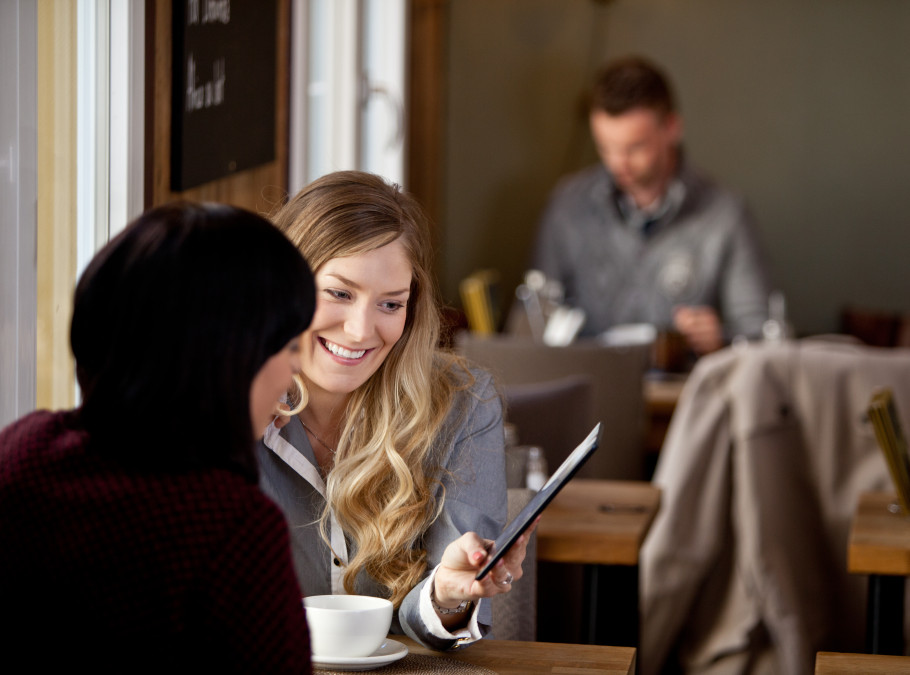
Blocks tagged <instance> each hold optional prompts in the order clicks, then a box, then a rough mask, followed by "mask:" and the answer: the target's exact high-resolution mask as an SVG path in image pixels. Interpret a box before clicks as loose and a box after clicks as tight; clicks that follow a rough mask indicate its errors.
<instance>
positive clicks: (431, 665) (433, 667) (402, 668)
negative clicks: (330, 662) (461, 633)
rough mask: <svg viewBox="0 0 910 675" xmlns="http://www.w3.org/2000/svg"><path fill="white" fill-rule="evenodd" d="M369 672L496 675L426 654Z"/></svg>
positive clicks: (330, 674) (331, 673) (334, 673)
mask: <svg viewBox="0 0 910 675" xmlns="http://www.w3.org/2000/svg"><path fill="white" fill-rule="evenodd" d="M313 670H314V671H316V672H319V673H320V674H322V675H344V674H345V673H348V672H350V671H347V670H345V671H341V670H327V669H324V668H321V667H316V666H314V667H313ZM369 672H373V673H376V674H377V675H435V674H439V675H496V671H495V670H490V669H489V668H484V667H483V666H475V665H473V664H471V663H462V662H461V661H456V660H455V659H449V658H446V657H444V656H428V655H426V654H408V655H407V656H405V657H404V658H403V659H401V660H400V661H395V663H390V664H389V665H387V666H380V667H379V668H376V669H373V670H371V671H369Z"/></svg>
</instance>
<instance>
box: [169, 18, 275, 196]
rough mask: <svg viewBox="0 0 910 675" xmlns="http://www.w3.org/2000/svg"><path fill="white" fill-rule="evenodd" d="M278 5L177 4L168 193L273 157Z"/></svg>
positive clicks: (174, 19) (174, 23)
mask: <svg viewBox="0 0 910 675" xmlns="http://www.w3.org/2000/svg"><path fill="white" fill-rule="evenodd" d="M276 17H277V0H175V2H174V4H173V31H172V36H173V46H174V53H173V78H172V82H173V91H172V97H171V101H172V112H171V189H172V190H174V191H176V192H180V191H182V190H187V189H189V188H192V187H195V186H197V185H201V184H203V183H207V182H209V181H212V180H215V179H218V178H223V177H225V176H228V175H230V174H233V173H236V172H238V171H243V170H244V169H249V168H252V167H254V166H259V165H260V164H266V163H268V162H271V161H274V159H275V81H276V72H275V68H276V49H277V48H276V44H277V22H276Z"/></svg>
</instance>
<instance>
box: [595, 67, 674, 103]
mask: <svg viewBox="0 0 910 675" xmlns="http://www.w3.org/2000/svg"><path fill="white" fill-rule="evenodd" d="M635 108H649V109H651V110H655V111H656V112H658V113H660V114H661V115H665V114H667V113H671V112H675V111H676V101H675V100H674V96H673V90H672V89H671V88H670V83H669V81H668V80H667V78H666V76H665V75H664V73H663V71H661V69H660V68H658V67H657V66H656V65H654V64H653V63H651V62H650V61H648V60H647V59H645V58H642V57H640V56H629V57H626V58H622V59H618V60H616V61H612V62H610V63H608V64H607V65H606V66H605V67H604V68H603V69H602V70H601V71H600V73H599V75H598V76H597V79H596V80H595V81H594V86H593V87H592V89H591V97H590V108H589V109H590V111H591V112H595V111H603V112H606V113H607V114H608V115H612V116H616V115H622V114H623V113H626V112H629V111H630V110H633V109H635Z"/></svg>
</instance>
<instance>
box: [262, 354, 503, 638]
mask: <svg viewBox="0 0 910 675" xmlns="http://www.w3.org/2000/svg"><path fill="white" fill-rule="evenodd" d="M472 372H473V374H474V375H475V377H476V382H475V383H474V386H473V387H472V388H471V389H470V390H463V391H461V392H459V393H458V395H457V396H456V400H455V403H454V405H453V406H452V410H451V412H450V413H449V416H448V419H447V422H446V427H447V428H446V430H445V431H444V433H443V434H441V436H440V438H447V439H450V440H449V441H448V445H447V447H445V448H444V449H443V452H442V453H441V455H442V470H443V471H442V475H441V476H440V480H441V482H442V484H443V485H444V486H445V505H444V508H443V511H442V513H441V514H440V516H439V517H438V518H437V519H436V520H435V521H434V522H433V524H432V525H431V526H430V527H429V529H428V530H427V531H426V532H425V533H424V534H423V541H422V543H423V546H424V547H425V548H426V550H427V565H428V567H427V574H429V573H430V571H431V570H433V569H434V567H435V566H436V565H438V564H439V562H440V560H441V559H442V554H443V551H444V550H445V548H446V546H448V545H449V544H450V543H451V542H453V541H455V540H456V539H457V538H458V537H459V536H461V535H462V534H464V533H465V532H468V531H473V532H477V533H478V534H479V535H480V536H481V537H484V538H487V539H495V538H496V536H498V535H499V533H500V532H501V531H502V528H503V527H504V526H505V521H506V515H507V510H508V496H507V491H506V478H505V450H504V433H503V426H502V403H501V400H500V398H499V396H498V394H497V392H496V390H495V388H494V386H493V382H492V378H491V376H490V375H489V374H488V373H486V372H484V371H481V370H475V371H472ZM286 453H287V454H286ZM282 454H284V455H285V456H287V457H288V459H289V460H290V461H291V462H292V463H294V464H295V466H291V465H290V464H289V463H288V461H285V459H282V456H281V455H282ZM257 458H258V460H259V465H260V472H261V479H260V482H261V484H262V488H263V490H264V491H265V492H266V494H268V495H269V496H271V497H272V498H273V499H274V500H275V501H276V502H278V504H279V505H280V506H281V507H282V509H284V511H285V515H286V517H287V519H288V524H289V526H290V528H291V533H292V540H293V541H292V548H293V554H294V563H295V566H296V569H297V575H298V578H299V581H300V587H301V588H302V589H303V592H304V593H305V594H306V595H323V594H331V593H342V592H344V591H343V589H342V588H341V587H340V575H341V572H343V564H344V560H343V559H342V558H343V549H345V548H346V549H347V550H348V551H349V552H350V555H349V556H348V558H350V556H351V555H353V544H352V542H351V541H350V540H346V541H345V539H346V538H344V537H341V539H340V541H339V539H338V537H340V536H341V533H340V532H339V531H337V530H336V531H334V532H333V533H332V537H333V542H337V544H333V545H334V546H335V549H336V551H335V553H336V554H337V555H333V552H332V550H331V549H330V548H329V547H328V546H327V545H326V543H325V541H324V540H323V538H322V537H321V536H320V533H319V525H318V520H319V516H320V514H321V513H322V509H323V507H324V505H325V497H324V493H325V485H324V483H323V481H322V479H321V477H320V476H319V473H318V470H317V469H316V468H315V465H316V459H315V456H314V454H313V449H312V447H311V446H310V443H309V440H308V439H307V436H306V433H305V432H304V430H303V427H302V426H301V425H300V421H299V420H298V419H297V418H292V419H291V421H290V422H289V423H288V424H287V425H286V426H285V427H284V428H283V429H282V430H281V432H280V434H279V433H278V432H277V431H276V430H275V428H274V427H271V428H270V429H269V430H268V431H267V432H266V435H265V438H264V439H263V443H260V444H259V447H258V448H257ZM298 468H299V471H298ZM303 474H307V477H304V475H303ZM436 496H437V497H438V496H439V491H438V490H437V493H436ZM424 591H426V592H427V593H428V591H429V588H428V586H427V584H426V579H424V580H423V581H421V582H420V583H419V584H418V585H417V586H415V587H414V589H412V590H411V592H410V593H409V594H408V595H407V597H405V599H404V601H403V602H402V604H401V607H399V608H398V610H397V611H396V613H395V621H394V623H393V631H397V632H401V631H404V632H406V633H407V634H408V635H410V636H411V637H412V638H414V639H415V640H418V641H420V642H422V643H423V644H425V645H427V646H428V647H431V648H433V649H439V650H444V649H450V648H452V647H453V646H456V645H462V644H466V643H467V642H469V641H470V640H471V639H472V638H468V637H467V636H462V635H461V634H459V635H454V634H448V633H445V632H444V631H443V629H442V628H441V625H440V626H437V627H434V626H432V623H433V620H434V619H435V613H433V612H432V610H429V611H428V612H423V611H421V610H422V608H425V607H428V606H429V599H428V596H427V594H426V593H423V596H424V597H422V592H424ZM357 592H358V593H362V594H365V595H375V596H382V595H383V589H382V588H381V587H380V586H379V585H378V584H377V583H376V582H375V581H374V580H372V579H370V578H368V577H366V575H363V574H362V575H361V576H360V577H359V578H358V583H357ZM479 605H480V606H479V609H478V610H477V616H476V617H475V618H476V620H477V621H479V628H478V631H479V632H478V633H477V636H476V637H479V636H480V635H485V634H487V633H488V632H489V630H490V627H491V624H492V613H491V610H490V603H489V602H488V601H484V600H481V602H480V603H479ZM428 614H429V615H430V616H429V617H428ZM428 619H429V621H428ZM435 620H436V621H437V622H438V619H435ZM434 628H435V630H434ZM463 637H464V638H465V639H464V640H462V639H460V638H463ZM472 637H473V636H472Z"/></svg>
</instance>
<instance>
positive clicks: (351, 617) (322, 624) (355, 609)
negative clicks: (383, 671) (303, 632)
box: [303, 595, 392, 658]
mask: <svg viewBox="0 0 910 675" xmlns="http://www.w3.org/2000/svg"><path fill="white" fill-rule="evenodd" d="M303 605H304V607H306V618H307V624H308V625H309V627H310V646H311V648H312V650H313V656H332V657H350V658H357V657H363V656H369V655H370V654H372V653H373V652H375V651H376V650H377V649H379V647H380V646H381V645H382V643H383V641H384V640H385V638H386V635H388V633H389V627H390V626H391V625H392V603H391V602H390V601H388V600H386V599H384V598H374V597H371V596H369V595H311V596H309V597H305V598H304V599H303Z"/></svg>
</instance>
